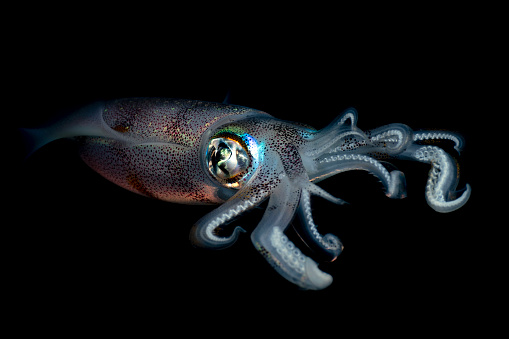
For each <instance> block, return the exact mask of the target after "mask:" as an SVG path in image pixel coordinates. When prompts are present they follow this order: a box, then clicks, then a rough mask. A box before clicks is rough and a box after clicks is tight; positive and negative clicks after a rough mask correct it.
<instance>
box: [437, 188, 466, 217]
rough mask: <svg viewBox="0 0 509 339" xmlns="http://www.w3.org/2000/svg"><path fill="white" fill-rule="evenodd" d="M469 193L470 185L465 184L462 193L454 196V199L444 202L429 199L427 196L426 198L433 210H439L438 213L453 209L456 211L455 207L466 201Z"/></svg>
mask: <svg viewBox="0 0 509 339" xmlns="http://www.w3.org/2000/svg"><path fill="white" fill-rule="evenodd" d="M471 193H472V188H471V186H470V185H469V184H466V185H465V189H464V190H463V193H461V195H460V196H459V197H458V198H456V199H455V200H451V201H446V202H443V201H438V202H437V201H435V200H430V199H429V198H428V199H427V200H428V205H430V206H431V208H433V209H434V210H435V211H437V212H440V213H449V212H453V211H456V210H457V209H460V208H461V207H463V206H464V205H465V204H466V203H467V201H468V199H469V198H470V194H471Z"/></svg>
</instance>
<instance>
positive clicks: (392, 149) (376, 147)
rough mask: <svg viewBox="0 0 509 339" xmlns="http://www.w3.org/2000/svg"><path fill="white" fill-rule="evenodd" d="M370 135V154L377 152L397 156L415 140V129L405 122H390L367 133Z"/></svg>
mask: <svg viewBox="0 0 509 339" xmlns="http://www.w3.org/2000/svg"><path fill="white" fill-rule="evenodd" d="M366 134H367V135H368V136H369V141H370V147H371V149H370V150H369V153H370V154H376V153H377V152H379V153H381V154H383V155H388V156H395V155H397V154H400V153H401V152H404V151H405V150H406V149H407V147H408V146H410V145H411V144H412V141H413V139H412V138H413V131H412V129H411V128H410V127H408V126H407V125H404V124H389V125H385V126H382V127H379V128H376V129H374V130H371V131H368V132H367V133H366Z"/></svg>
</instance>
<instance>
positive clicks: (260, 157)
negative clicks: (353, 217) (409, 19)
mask: <svg viewBox="0 0 509 339" xmlns="http://www.w3.org/2000/svg"><path fill="white" fill-rule="evenodd" d="M356 123H357V113H356V111H355V110H354V109H349V110H347V111H345V112H344V113H343V114H341V115H339V116H338V117H337V118H336V119H335V120H334V121H333V122H332V123H331V124H330V125H329V126H327V127H325V128H323V129H321V130H316V129H314V128H312V127H310V126H307V125H303V124H299V123H292V122H287V121H282V120H278V119H276V118H274V117H272V116H271V115H269V114H267V113H265V112H262V111H259V110H255V109H251V108H246V107H242V106H235V105H229V104H219V103H212V102H205V101H196V100H182V99H164V98H132V99H120V100H114V101H109V102H98V103H95V104H92V105H90V106H88V107H85V108H83V109H82V110H80V111H77V112H75V113H74V114H71V115H69V116H67V117H65V118H64V119H61V120H59V121H57V122H55V123H53V124H50V125H48V126H46V127H43V128H40V129H25V130H24V132H25V134H26V135H27V138H28V139H29V141H30V142H31V144H32V149H33V150H35V149H37V148H39V147H41V146H42V145H44V144H46V143H48V142H50V141H52V140H55V139H59V138H67V137H72V138H75V139H76V140H77V141H78V142H79V145H80V155H81V157H82V159H83V160H84V161H85V162H86V163H87V164H88V165H89V166H90V167H91V168H93V169H94V170H95V171H97V172H98V173H99V174H101V175H102V176H104V177H105V178H107V179H108V180H110V181H112V182H114V183H115V184H117V185H119V186H122V187H124V188H126V189H128V190H130V191H133V192H136V193H139V194H142V195H144V196H148V197H152V198H156V199H161V200H165V201H169V202H174V203H182V204H220V206H218V207H217V208H216V209H215V210H213V211H212V212H211V213H209V214H207V215H205V216H204V217H202V218H201V219H200V220H198V221H196V223H195V224H194V226H193V227H192V229H191V233H190V239H191V242H192V244H193V245H195V246H198V247H205V248H210V249H223V248H226V247H228V246H231V245H232V244H234V243H235V241H236V240H237V238H238V236H239V233H240V232H242V231H244V230H243V229H242V228H240V227H236V228H232V229H231V230H230V232H225V225H227V224H228V223H230V222H231V221H233V219H234V218H235V217H237V216H239V215H240V214H242V213H244V212H245V211H247V210H250V209H252V208H254V207H256V206H258V205H260V204H261V203H262V202H263V201H264V200H266V199H268V205H267V208H266V210H265V213H264V215H263V217H262V219H261V221H260V222H259V224H258V226H257V227H256V228H255V230H254V231H253V232H252V234H251V240H252V243H253V245H254V247H255V248H256V249H257V250H258V251H259V252H260V253H261V254H262V255H263V257H264V258H265V259H266V260H267V261H268V262H269V263H270V264H271V265H272V267H273V268H274V269H275V270H276V271H277V272H278V273H279V274H281V276H283V277H284V278H286V279H287V280H289V281H290V282H292V283H294V284H296V285H298V286H299V287H301V288H304V289H323V288H325V287H327V286H329V285H330V284H331V282H332V277H331V276H330V275H329V274H327V273H325V272H322V271H321V270H320V269H319V268H318V266H317V263H316V262H315V261H314V260H313V259H311V258H309V257H308V256H306V255H304V254H303V253H302V252H301V251H300V250H299V249H298V248H297V247H296V246H295V245H294V244H293V243H292V242H291V241H290V240H289V239H288V237H287V236H286V235H285V230H286V229H287V227H288V225H289V224H290V222H291V220H292V219H293V217H294V215H295V214H296V213H297V214H298V215H299V216H300V219H301V228H300V229H299V235H301V237H302V238H303V239H304V240H305V241H306V244H307V245H308V246H309V247H311V248H312V249H313V250H315V251H319V252H320V253H321V254H325V255H326V256H327V257H328V258H329V259H330V260H334V259H335V258H336V257H337V256H338V255H339V254H340V253H341V251H342V249H343V245H342V244H341V242H340V241H339V239H338V238H337V237H336V236H334V235H332V234H325V235H322V234H321V233H320V232H319V230H318V228H317V225H316V224H315V223H314V221H313V217H312V214H311V204H310V198H311V195H316V196H319V197H322V198H324V199H327V200H329V201H332V202H334V203H336V204H343V203H344V201H343V200H341V199H338V198H335V197H333V196H331V195H330V194H328V193H327V192H325V191H324V190H323V189H322V188H320V187H319V186H317V185H316V184H315V183H316V182H318V181H321V180H324V179H326V178H328V177H330V176H332V175H335V174H338V173H341V172H345V171H350V170H366V171H369V172H370V173H372V174H373V175H375V176H376V177H378V178H379V179H380V181H381V182H382V184H383V186H384V187H385V192H386V195H387V196H388V197H390V198H396V199H398V198H403V197H405V194H406V185H405V177H404V175H403V173H402V172H400V171H398V170H392V171H390V170H389V169H388V168H386V167H385V166H384V164H383V163H382V162H380V161H379V160H380V159H387V158H391V157H393V158H400V159H408V160H415V161H420V162H424V163H429V164H431V171H430V172H429V179H428V182H427V184H426V187H425V196H426V200H427V202H428V204H429V205H430V206H431V208H433V209H434V210H436V211H437V212H451V211H454V210H456V209H458V208H460V207H462V206H463V205H464V204H465V203H466V202H467V200H468V198H469V195H470V192H471V189H470V186H469V185H468V184H467V185H466V188H465V189H464V190H462V191H460V192H456V186H457V182H458V173H457V166H456V163H455V161H454V159H453V158H452V157H451V156H450V155H449V154H448V153H446V152H445V151H444V150H442V149H441V148H439V147H437V146H434V145H429V143H427V142H426V141H428V140H435V139H447V140H450V141H452V142H454V144H455V149H456V150H458V151H459V150H460V149H461V147H462V143H463V142H462V138H461V137H460V136H459V135H456V134H454V133H450V132H442V131H419V132H414V131H412V130H411V129H410V128H409V127H408V126H406V125H403V124H390V125H386V126H383V127H380V128H377V129H374V130H371V131H362V130H360V129H359V128H357V126H356Z"/></svg>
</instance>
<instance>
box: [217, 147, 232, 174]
mask: <svg viewBox="0 0 509 339" xmlns="http://www.w3.org/2000/svg"><path fill="white" fill-rule="evenodd" d="M218 148H219V149H218V151H217V152H215V154H214V156H213V160H212V161H213V162H214V163H216V164H217V167H219V168H220V169H221V170H222V171H223V172H224V173H225V174H226V175H230V172H229V171H228V169H227V168H226V165H227V164H228V160H229V159H230V157H231V156H232V151H231V150H230V148H229V147H228V145H226V144H225V143H224V142H221V143H220V144H219V145H218Z"/></svg>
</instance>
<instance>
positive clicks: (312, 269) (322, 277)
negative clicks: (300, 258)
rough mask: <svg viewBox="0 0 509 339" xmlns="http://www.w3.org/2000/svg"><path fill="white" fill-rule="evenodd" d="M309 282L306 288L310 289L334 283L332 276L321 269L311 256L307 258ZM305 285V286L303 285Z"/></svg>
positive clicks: (322, 287)
mask: <svg viewBox="0 0 509 339" xmlns="http://www.w3.org/2000/svg"><path fill="white" fill-rule="evenodd" d="M305 266H306V276H307V282H308V284H306V286H305V288H307V289H310V290H322V289H324V288H326V287H328V286H329V285H330V284H332V276H331V275H330V274H328V273H325V272H323V271H321V270H320V269H319V268H318V264H317V263H316V262H314V261H313V260H312V259H310V258H306V263H305ZM303 287H304V286H303Z"/></svg>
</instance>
